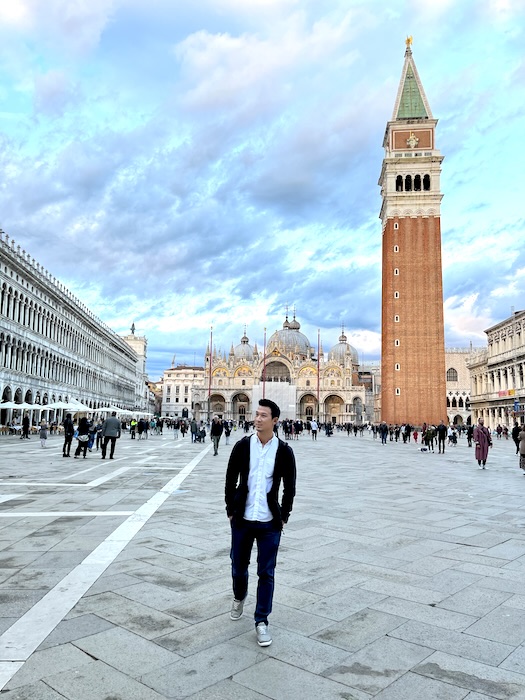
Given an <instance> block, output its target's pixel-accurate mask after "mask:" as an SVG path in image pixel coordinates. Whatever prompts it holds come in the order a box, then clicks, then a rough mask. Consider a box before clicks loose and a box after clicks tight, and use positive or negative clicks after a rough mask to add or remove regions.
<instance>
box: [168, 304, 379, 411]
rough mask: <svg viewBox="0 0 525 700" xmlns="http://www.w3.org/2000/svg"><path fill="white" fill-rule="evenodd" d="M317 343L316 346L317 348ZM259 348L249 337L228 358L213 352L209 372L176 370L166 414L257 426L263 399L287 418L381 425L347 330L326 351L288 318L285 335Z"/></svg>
mask: <svg viewBox="0 0 525 700" xmlns="http://www.w3.org/2000/svg"><path fill="white" fill-rule="evenodd" d="M316 345H317V343H316ZM264 350H265V347H264V343H263V344H262V345H261V344H259V345H258V344H257V343H254V344H253V345H252V344H251V343H250V340H249V338H248V336H247V335H246V333H245V334H244V335H243V337H242V338H241V339H240V343H238V344H237V345H233V343H232V346H231V349H230V351H229V353H220V352H217V351H216V350H214V349H212V348H210V347H209V346H208V348H207V349H206V353H205V358H204V360H205V361H204V368H200V367H185V366H182V367H172V368H170V369H168V370H166V371H165V372H164V378H163V402H162V415H165V416H168V415H169V416H173V417H179V418H182V417H183V416H184V415H188V417H191V416H192V415H194V416H195V418H197V419H199V420H207V419H208V417H209V416H211V415H214V414H218V415H219V416H220V417H222V418H224V419H229V420H234V421H245V420H246V421H252V420H253V418H254V414H255V409H256V407H257V405H258V403H259V399H261V398H267V399H272V400H273V401H275V402H276V403H277V404H278V405H279V406H280V408H281V417H282V418H283V419H284V418H289V419H301V420H304V421H306V420H307V419H309V418H316V419H317V420H319V421H321V422H323V423H324V422H331V423H347V422H350V423H366V422H367V421H373V420H374V414H373V395H372V392H371V391H368V390H367V388H366V386H365V383H364V382H361V381H360V378H359V367H358V353H357V350H356V349H355V348H353V347H352V346H351V345H350V344H349V343H348V338H347V336H346V335H345V333H344V331H343V332H341V335H340V336H339V341H338V342H337V343H336V344H335V345H334V346H333V347H332V348H331V349H330V351H329V352H326V353H325V352H324V351H323V349H322V346H320V345H319V349H318V348H317V347H316V346H314V345H313V344H312V343H311V342H310V340H309V339H308V338H307V337H306V335H304V333H302V332H301V325H300V323H299V321H298V320H297V319H296V318H295V315H294V317H293V319H292V320H291V321H290V320H288V316H286V319H285V321H284V323H283V327H282V329H281V330H278V331H276V332H275V333H273V335H272V336H271V337H270V339H269V340H268V343H267V345H266V352H265V351H264Z"/></svg>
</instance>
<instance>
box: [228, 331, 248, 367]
mask: <svg viewBox="0 0 525 700" xmlns="http://www.w3.org/2000/svg"><path fill="white" fill-rule="evenodd" d="M233 355H234V357H235V359H236V360H247V361H251V360H253V348H252V346H251V345H250V343H249V339H248V337H247V336H246V332H245V333H244V335H243V337H242V338H241V342H240V344H239V345H236V346H235V347H234V348H233Z"/></svg>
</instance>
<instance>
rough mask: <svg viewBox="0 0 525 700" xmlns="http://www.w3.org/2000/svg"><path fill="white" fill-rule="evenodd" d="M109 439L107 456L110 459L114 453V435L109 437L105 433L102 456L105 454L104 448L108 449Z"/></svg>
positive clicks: (115, 440)
mask: <svg viewBox="0 0 525 700" xmlns="http://www.w3.org/2000/svg"><path fill="white" fill-rule="evenodd" d="M110 440H111V447H110V449H109V457H110V459H112V458H113V455H114V454H115V444H116V442H117V438H116V437H109V436H107V435H105V436H104V442H103V443H102V457H105V456H106V450H107V449H108V442H109V441H110Z"/></svg>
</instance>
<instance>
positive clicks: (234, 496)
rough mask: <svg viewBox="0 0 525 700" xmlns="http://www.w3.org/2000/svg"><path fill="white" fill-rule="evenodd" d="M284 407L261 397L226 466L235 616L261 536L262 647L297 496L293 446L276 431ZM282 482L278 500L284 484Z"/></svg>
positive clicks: (258, 622) (258, 614)
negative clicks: (282, 546) (251, 429)
mask: <svg viewBox="0 0 525 700" xmlns="http://www.w3.org/2000/svg"><path fill="white" fill-rule="evenodd" d="M279 415H280V409H279V407H278V406H277V404H276V403H274V402H273V401H270V400H269V399H261V400H260V401H259V406H258V409H257V411H256V412H255V420H254V428H255V433H254V434H253V435H250V436H246V437H244V438H242V440H239V442H237V443H236V444H235V446H234V448H233V450H232V453H231V455H230V459H229V462H228V469H227V471H226V485H225V500H226V513H227V515H228V517H229V519H230V524H231V552H230V558H231V562H232V579H233V595H234V598H233V602H232V607H231V611H230V617H231V619H232V620H238V619H239V618H240V617H241V615H242V613H243V607H244V601H245V598H246V595H247V593H248V566H249V564H250V556H251V551H252V547H253V543H254V541H256V542H257V576H258V579H259V580H258V585H257V600H256V605H255V614H254V619H255V631H256V635H257V643H258V644H259V646H261V647H267V646H270V644H271V643H272V636H271V634H270V629H269V627H268V616H269V615H270V613H271V611H272V600H273V591H274V572H275V566H276V563H277V552H278V550H279V543H280V540H281V531H282V529H283V526H284V524H285V523H287V522H288V518H289V516H290V512H291V510H292V506H293V500H294V497H295V481H296V468H295V457H294V453H293V451H292V449H291V447H290V446H289V445H288V444H287V443H286V442H284V441H283V440H280V439H279V438H278V437H277V436H276V435H275V434H274V431H273V428H274V425H275V424H276V423H277V421H278V420H279ZM281 482H282V485H283V493H282V500H281V503H280V505H279V488H280V485H281Z"/></svg>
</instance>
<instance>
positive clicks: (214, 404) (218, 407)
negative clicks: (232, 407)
mask: <svg viewBox="0 0 525 700" xmlns="http://www.w3.org/2000/svg"><path fill="white" fill-rule="evenodd" d="M209 405H210V419H211V418H213V416H214V415H215V414H217V415H218V416H219V418H224V417H225V413H226V399H225V398H224V396H222V394H212V395H211V396H210V403H209Z"/></svg>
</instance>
